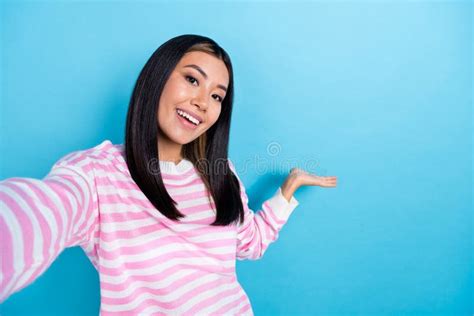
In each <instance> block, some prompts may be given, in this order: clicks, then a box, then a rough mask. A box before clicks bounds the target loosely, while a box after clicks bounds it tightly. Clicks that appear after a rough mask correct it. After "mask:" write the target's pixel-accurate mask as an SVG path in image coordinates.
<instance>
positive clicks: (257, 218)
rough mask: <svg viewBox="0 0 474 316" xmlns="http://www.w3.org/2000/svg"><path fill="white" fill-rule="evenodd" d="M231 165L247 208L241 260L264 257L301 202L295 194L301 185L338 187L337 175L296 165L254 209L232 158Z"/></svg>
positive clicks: (242, 227)
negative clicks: (280, 183)
mask: <svg viewBox="0 0 474 316" xmlns="http://www.w3.org/2000/svg"><path fill="white" fill-rule="evenodd" d="M229 166H230V168H231V170H232V171H233V172H234V174H235V175H236V176H237V179H238V180H239V183H240V191H241V197H242V203H243V207H244V222H243V224H241V225H239V227H238V230H237V259H239V260H244V259H250V260H256V259H259V258H261V257H262V256H263V254H264V252H265V250H266V249H267V248H268V246H269V245H270V243H272V242H274V241H275V240H276V239H277V238H278V235H279V231H280V230H281V229H282V227H283V225H284V224H285V223H286V222H287V221H288V218H289V216H290V215H291V213H292V212H293V210H294V209H295V208H296V207H297V206H298V205H299V202H298V201H297V200H296V199H295V198H294V196H293V194H294V192H295V191H296V190H297V189H298V188H299V187H301V186H304V185H315V186H321V187H335V186H336V181H337V179H336V177H321V176H318V175H315V174H311V173H308V172H305V171H304V170H302V169H298V168H293V169H291V171H290V174H289V175H288V177H287V178H286V179H285V181H284V183H283V184H282V186H281V187H279V188H278V189H277V191H276V192H275V194H274V195H273V196H272V197H271V198H270V199H268V200H266V201H265V202H264V203H263V205H262V207H261V209H260V210H259V211H257V212H254V211H252V210H251V209H250V208H249V206H248V196H247V194H246V192H245V187H244V185H243V183H242V181H241V180H240V178H239V176H238V175H237V172H236V170H235V166H234V165H233V163H232V162H231V161H230V160H229Z"/></svg>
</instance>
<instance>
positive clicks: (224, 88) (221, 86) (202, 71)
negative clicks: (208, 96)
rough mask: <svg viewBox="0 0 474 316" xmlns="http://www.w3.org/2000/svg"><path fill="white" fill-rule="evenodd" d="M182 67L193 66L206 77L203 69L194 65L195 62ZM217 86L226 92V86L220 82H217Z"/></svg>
mask: <svg viewBox="0 0 474 316" xmlns="http://www.w3.org/2000/svg"><path fill="white" fill-rule="evenodd" d="M184 67H190V68H194V69H196V70H197V71H199V72H200V73H201V75H202V76H203V77H204V78H205V79H207V74H206V73H205V72H204V70H202V69H201V67H199V66H198V65H195V64H191V65H186V66H184ZM217 87H218V88H221V89H222V90H224V91H225V92H227V88H226V87H224V86H223V85H221V84H218V85H217Z"/></svg>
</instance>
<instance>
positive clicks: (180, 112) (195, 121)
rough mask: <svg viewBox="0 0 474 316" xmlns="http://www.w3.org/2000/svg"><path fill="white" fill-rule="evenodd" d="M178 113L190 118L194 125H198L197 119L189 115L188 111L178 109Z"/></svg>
mask: <svg viewBox="0 0 474 316" xmlns="http://www.w3.org/2000/svg"><path fill="white" fill-rule="evenodd" d="M178 114H179V115H181V116H183V117H185V118H187V119H188V120H190V121H191V122H193V123H194V124H196V125H199V123H200V122H199V120H197V119H195V118H194V117H192V116H191V115H189V114H188V113H186V112H184V111H181V110H178Z"/></svg>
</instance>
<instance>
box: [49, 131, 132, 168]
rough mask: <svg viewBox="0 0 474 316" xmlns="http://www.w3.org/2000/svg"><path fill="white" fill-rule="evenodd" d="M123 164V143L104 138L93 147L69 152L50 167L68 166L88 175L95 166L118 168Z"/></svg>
mask: <svg viewBox="0 0 474 316" xmlns="http://www.w3.org/2000/svg"><path fill="white" fill-rule="evenodd" d="M124 164H125V160H124V158H123V145H121V144H113V143H112V142H111V141H110V140H108V139H106V140H104V141H102V142H101V143H99V144H97V145H96V146H94V147H90V148H86V149H80V150H75V151H72V152H70V153H69V154H67V155H65V156H63V157H61V158H60V159H59V160H58V161H56V163H55V164H54V165H53V167H52V168H51V169H52V170H55V169H57V168H69V169H73V170H75V171H80V172H81V173H84V174H86V175H90V174H91V173H92V172H93V171H94V170H95V169H97V168H101V167H102V168H110V167H111V166H114V167H116V168H117V167H118V169H120V167H122V168H123V165H124Z"/></svg>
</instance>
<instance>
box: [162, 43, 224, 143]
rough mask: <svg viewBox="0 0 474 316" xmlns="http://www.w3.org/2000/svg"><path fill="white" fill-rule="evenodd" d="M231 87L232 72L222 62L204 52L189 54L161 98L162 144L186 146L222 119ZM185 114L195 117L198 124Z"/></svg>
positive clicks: (193, 118)
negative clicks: (227, 90)
mask: <svg viewBox="0 0 474 316" xmlns="http://www.w3.org/2000/svg"><path fill="white" fill-rule="evenodd" d="M228 84H229V73H228V71H227V68H226V66H225V64H224V62H223V61H222V60H220V59H218V58H216V57H214V56H213V55H210V54H207V53H204V52H196V51H195V52H189V53H186V54H185V55H184V56H183V57H182V58H181V60H180V62H179V63H178V65H177V66H176V68H175V69H174V70H173V72H172V73H171V75H170V77H169V79H168V81H167V82H166V84H165V87H164V89H163V92H162V94H161V97H160V106H159V109H158V124H159V127H160V130H161V131H160V136H161V137H162V139H161V141H166V142H167V143H168V145H172V144H173V143H174V144H175V145H184V144H187V143H190V142H191V141H193V140H195V139H196V138H198V137H199V136H200V135H201V134H203V133H204V132H206V131H207V130H208V129H209V128H210V127H211V126H212V125H213V124H214V123H215V122H216V121H217V119H218V118H219V115H220V113H221V105H222V101H223V99H224V98H225V96H226V89H227V87H228ZM183 115H184V116H188V115H190V116H192V118H191V120H192V121H194V122H190V121H189V120H188V119H187V118H185V117H183ZM196 123H197V125H196Z"/></svg>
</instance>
